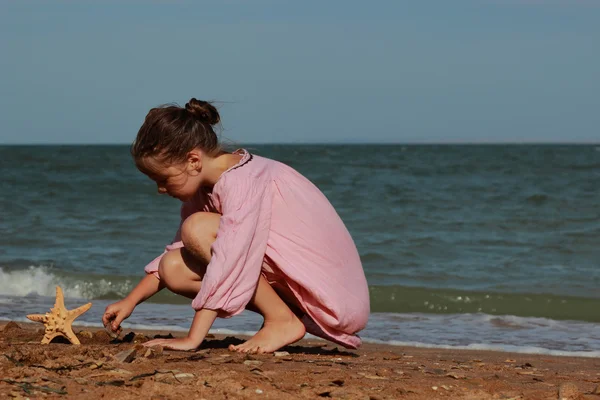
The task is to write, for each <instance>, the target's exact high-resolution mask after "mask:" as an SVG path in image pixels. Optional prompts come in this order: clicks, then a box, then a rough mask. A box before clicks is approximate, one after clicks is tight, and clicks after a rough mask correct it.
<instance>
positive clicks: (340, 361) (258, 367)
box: [0, 321, 600, 399]
mask: <svg viewBox="0 0 600 400" xmlns="http://www.w3.org/2000/svg"><path fill="white" fill-rule="evenodd" d="M74 331H75V333H76V334H77V336H78V337H79V338H80V340H81V342H82V344H81V345H80V346H74V345H70V344H68V343H64V341H61V340H55V341H56V342H58V343H55V342H53V343H51V344H49V345H41V344H39V342H40V340H41V338H42V336H43V326H42V325H41V324H36V323H23V322H17V323H14V322H6V321H0V375H2V377H3V378H2V380H0V397H4V396H13V397H15V398H19V396H21V398H24V397H32V396H36V394H37V395H39V394H41V393H46V394H47V396H48V397H49V398H69V399H70V398H74V399H77V398H82V399H83V398H86V399H89V398H98V397H101V396H107V397H109V398H120V399H129V398H131V399H133V398H138V397H140V396H141V395H142V394H143V396H145V397H147V398H151V397H152V398H156V399H159V398H161V399H179V398H206V399H221V398H238V397H249V398H260V397H264V398H274V399H288V398H289V399H296V398H299V399H303V398H307V399H309V398H319V397H334V398H350V399H354V398H357V399H396V398H402V399H404V398H406V399H432V398H457V399H462V398H464V399H500V398H505V399H509V398H513V399H537V398H540V399H542V398H553V399H555V398H557V396H558V393H559V390H560V391H561V396H562V397H564V398H572V399H600V359H599V358H589V357H572V356H552V355H539V354H523V353H510V352H500V351H490V350H464V349H460V350H459V349H440V348H423V347H408V346H396V345H387V344H374V343H365V344H363V346H361V347H360V348H359V349H358V350H346V349H343V348H341V347H340V346H337V345H335V344H332V343H329V342H326V341H323V340H320V339H311V338H309V339H303V340H301V341H300V342H298V343H295V344H293V345H290V346H287V347H286V348H284V349H282V351H285V352H287V354H286V353H282V354H279V353H278V354H277V356H276V355H273V354H263V355H245V354H238V353H232V352H229V351H228V350H227V346H228V344H230V343H239V342H241V341H242V338H243V335H235V336H231V335H227V336H225V335H220V334H219V335H210V337H209V338H207V340H206V341H205V343H203V345H202V346H201V348H200V350H198V351H196V352H179V351H168V350H163V351H161V350H160V349H156V351H154V352H152V351H150V352H148V351H147V349H146V348H141V346H140V344H139V343H141V342H143V341H145V340H148V339H149V338H152V337H153V336H154V335H157V334H159V335H167V334H169V333H172V334H173V336H181V335H182V334H183V332H177V331H166V330H139V329H136V330H135V331H132V330H130V329H126V330H125V331H124V332H123V333H122V334H121V337H120V339H121V340H117V341H111V339H110V337H109V336H108V334H107V333H106V332H105V331H104V330H103V329H102V328H94V327H81V326H74ZM122 339H127V340H129V341H123V340H122ZM123 352H129V353H130V355H131V354H135V355H134V356H133V358H132V359H131V360H126V362H119V361H117V360H116V359H115V357H114V356H119V353H121V356H122V355H123ZM175 388H176V390H175ZM569 391H570V392H569ZM594 393H597V394H594Z"/></svg>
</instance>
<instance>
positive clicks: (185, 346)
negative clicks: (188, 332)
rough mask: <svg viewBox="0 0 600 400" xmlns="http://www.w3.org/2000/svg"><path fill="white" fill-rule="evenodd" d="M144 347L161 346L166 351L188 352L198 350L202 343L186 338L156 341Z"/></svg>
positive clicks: (149, 342)
mask: <svg viewBox="0 0 600 400" xmlns="http://www.w3.org/2000/svg"><path fill="white" fill-rule="evenodd" d="M143 345H144V346H145V347H151V346H158V345H160V346H163V347H164V348H166V349H171V350H182V351H188V350H196V349H197V348H198V346H200V343H197V342H196V341H195V340H192V339H190V338H189V337H184V338H175V339H154V340H150V341H148V342H146V343H143Z"/></svg>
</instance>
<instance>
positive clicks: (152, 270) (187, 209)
mask: <svg viewBox="0 0 600 400" xmlns="http://www.w3.org/2000/svg"><path fill="white" fill-rule="evenodd" d="M194 212H196V209H195V207H194V204H193V203H191V202H187V203H183V204H182V205H181V222H180V223H179V229H177V233H176V234H175V238H173V241H172V242H171V244H168V245H167V246H166V247H165V251H163V253H162V254H161V255H159V256H158V257H156V258H155V259H154V260H152V261H150V263H149V264H148V265H146V266H145V267H144V271H145V272H146V273H147V274H153V275H154V276H155V277H157V278H158V279H160V276H158V265H159V264H160V260H161V259H162V258H163V256H164V255H165V254H167V252H169V251H171V250H175V249H179V248H182V247H183V242H182V241H181V225H182V224H183V221H185V220H186V218H187V217H189V216H190V215H192V214H193V213H194Z"/></svg>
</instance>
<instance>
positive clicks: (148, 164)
mask: <svg viewBox="0 0 600 400" xmlns="http://www.w3.org/2000/svg"><path fill="white" fill-rule="evenodd" d="M138 168H139V169H140V170H141V171H142V172H143V173H144V174H146V175H147V176H148V177H149V178H150V179H152V180H153V181H154V182H156V186H157V188H158V193H159V194H168V195H169V196H171V197H174V198H176V199H179V200H181V201H187V200H190V199H191V198H192V197H194V195H195V194H196V192H197V191H198V188H199V187H200V184H201V182H200V177H199V173H198V171H197V170H196V168H195V166H194V165H193V164H192V163H190V162H189V161H185V162H182V163H177V164H165V163H164V162H161V161H160V160H158V159H156V158H154V157H147V158H145V159H143V160H142V162H141V163H138Z"/></svg>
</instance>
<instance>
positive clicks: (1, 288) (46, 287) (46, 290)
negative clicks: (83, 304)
mask: <svg viewBox="0 0 600 400" xmlns="http://www.w3.org/2000/svg"><path fill="white" fill-rule="evenodd" d="M0 281H1V282H2V285H0V294H2V295H8V296H27V295H29V294H38V295H40V296H54V294H55V293H56V286H57V285H59V286H61V287H63V290H64V291H66V292H67V293H66V294H68V295H69V296H73V297H83V296H82V294H81V292H80V291H79V290H77V289H72V288H69V289H68V290H66V289H65V287H64V286H66V285H65V282H63V281H62V280H61V279H60V278H59V277H57V276H56V275H55V274H53V273H52V272H50V268H49V267H45V266H39V267H36V266H30V267H29V268H27V269H20V270H15V271H9V272H7V271H4V269H2V268H0Z"/></svg>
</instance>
